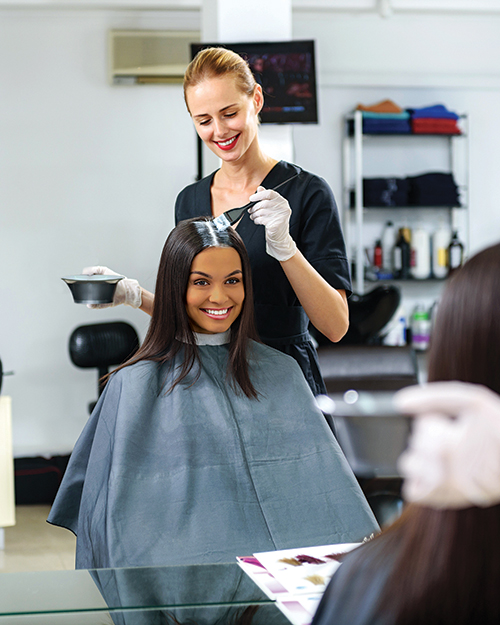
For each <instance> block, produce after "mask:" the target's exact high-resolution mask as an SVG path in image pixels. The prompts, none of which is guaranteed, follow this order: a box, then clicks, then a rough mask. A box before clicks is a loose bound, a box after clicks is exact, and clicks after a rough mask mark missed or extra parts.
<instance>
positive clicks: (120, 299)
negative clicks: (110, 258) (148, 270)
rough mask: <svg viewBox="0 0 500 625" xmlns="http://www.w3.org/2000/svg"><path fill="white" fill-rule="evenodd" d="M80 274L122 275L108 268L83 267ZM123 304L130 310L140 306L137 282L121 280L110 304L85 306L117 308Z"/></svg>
mask: <svg viewBox="0 0 500 625" xmlns="http://www.w3.org/2000/svg"><path fill="white" fill-rule="evenodd" d="M82 274H84V275H86V276H92V275H95V274H98V275H103V276H119V275H122V274H119V273H116V272H115V271H111V269H108V267H85V269H83V271H82ZM120 304H125V305H126V306H132V308H139V306H140V305H141V304H142V291H141V287H140V285H139V282H137V280H132V279H130V278H123V280H120V281H119V282H118V284H117V285H116V290H115V294H114V296H113V303H112V304H87V307H88V308H111V307H112V306H119V305H120Z"/></svg>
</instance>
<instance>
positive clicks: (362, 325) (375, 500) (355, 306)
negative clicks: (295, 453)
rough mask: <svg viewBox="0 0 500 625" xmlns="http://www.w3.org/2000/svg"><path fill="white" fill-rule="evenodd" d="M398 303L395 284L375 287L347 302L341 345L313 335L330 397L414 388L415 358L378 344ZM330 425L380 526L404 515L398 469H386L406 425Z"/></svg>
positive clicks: (411, 351) (368, 422) (336, 421)
mask: <svg viewBox="0 0 500 625" xmlns="http://www.w3.org/2000/svg"><path fill="white" fill-rule="evenodd" d="M400 299H401V295H400V291H399V289H398V288H397V287H396V286H393V285H380V286H377V287H375V288H374V289H373V290H372V291H370V292H369V293H366V294H365V295H357V294H353V295H352V296H351V298H350V299H349V300H348V303H349V321H350V327H349V330H348V332H347V334H346V336H345V337H344V338H343V339H342V341H340V342H339V343H332V342H331V341H329V340H328V339H326V337H322V335H318V333H317V332H316V333H315V332H314V330H313V331H312V332H311V333H312V334H313V336H314V337H315V338H316V340H317V342H318V344H319V347H318V358H319V366H320V370H321V374H322V376H323V379H324V381H325V385H326V388H327V392H328V395H334V394H339V393H345V392H346V391H349V390H351V389H353V390H356V391H370V392H371V391H373V392H378V391H386V392H393V391H396V390H398V389H400V388H403V387H404V386H410V385H412V384H417V383H418V363H417V356H416V353H415V350H414V349H413V348H412V347H410V346H406V345H405V346H400V347H390V346H386V345H380V344H377V337H378V335H379V333H380V331H381V330H382V329H383V328H384V326H385V325H387V323H389V321H390V320H391V318H392V317H393V315H394V313H395V312H396V310H397V308H398V306H399V303H400ZM327 420H328V416H327ZM331 425H332V427H333V429H334V431H335V434H336V436H337V439H338V441H339V444H340V446H341V447H342V448H343V450H344V453H345V454H346V457H347V459H348V461H349V462H350V464H351V468H352V469H353V471H354V474H355V475H356V477H357V479H358V481H359V483H360V485H361V488H362V489H363V492H364V493H365V495H366V498H367V499H368V502H369V503H370V506H371V507H372V510H373V512H374V514H375V516H376V517H377V520H378V522H379V523H380V525H386V524H388V523H390V522H391V521H392V520H394V519H395V518H396V517H397V516H398V515H399V514H400V513H401V511H402V507H403V500H402V498H401V482H402V480H401V478H400V476H399V475H398V474H397V471H396V470H394V469H392V468H389V469H387V467H394V466H395V458H396V457H397V454H398V453H399V452H400V451H401V444H402V440H405V438H406V435H407V429H408V426H407V424H405V423H403V422H400V423H397V422H396V421H394V420H392V421H391V420H390V419H389V421H385V420H384V419H379V420H377V421H373V420H370V419H365V420H363V419H357V420H355V419H345V420H343V422H341V421H340V420H339V419H338V418H337V417H335V416H334V418H333V419H331ZM384 459H385V464H386V466H385V467H384V466H383V464H384Z"/></svg>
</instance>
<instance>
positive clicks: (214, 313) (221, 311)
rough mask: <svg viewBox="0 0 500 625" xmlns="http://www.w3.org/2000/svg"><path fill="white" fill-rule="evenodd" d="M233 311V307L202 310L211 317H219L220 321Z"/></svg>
mask: <svg viewBox="0 0 500 625" xmlns="http://www.w3.org/2000/svg"><path fill="white" fill-rule="evenodd" d="M232 309H233V307H232V306H231V307H230V308H201V309H200V310H201V311H202V312H204V313H205V315H208V316H209V317H218V318H219V319H222V318H224V317H227V316H228V315H229V313H230V312H231V310H232Z"/></svg>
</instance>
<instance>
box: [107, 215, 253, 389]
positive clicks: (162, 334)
mask: <svg viewBox="0 0 500 625" xmlns="http://www.w3.org/2000/svg"><path fill="white" fill-rule="evenodd" d="M210 247H232V248H234V249H235V250H236V251H237V252H238V254H239V256H240V259H241V266H242V272H243V285H244V287H245V299H244V301H243V306H242V309H241V313H240V315H239V317H238V318H237V319H236V320H235V321H234V323H233V324H232V326H231V332H230V342H229V362H228V372H227V373H228V378H229V381H230V382H232V383H233V386H234V384H236V386H238V387H239V388H240V389H241V390H242V391H243V393H244V394H245V395H246V396H247V397H249V398H257V396H258V393H257V391H256V389H255V387H254V386H253V384H252V381H251V379H250V372H249V365H248V349H249V340H250V339H253V340H254V341H258V340H259V339H258V334H257V330H256V329H255V322H254V309H253V290H252V276H251V269H250V261H249V259H248V254H247V251H246V248H245V245H244V243H243V241H242V239H241V237H240V236H239V235H238V234H237V232H236V231H235V230H234V229H233V228H227V229H224V230H218V229H217V228H216V227H215V226H214V224H213V221H212V219H211V218H209V217H206V218H205V217H196V218H194V219H187V220H186V221H182V222H180V223H179V224H178V225H177V226H176V227H175V228H174V229H173V230H172V232H171V233H170V235H169V236H168V238H167V241H166V243H165V245H164V247H163V251H162V254H161V258H160V263H159V267H158V275H157V278H156V289H155V300H154V307H153V314H152V317H151V322H150V324H149V329H148V332H147V334H146V337H145V339H144V342H143V344H142V346H141V347H140V348H139V350H138V351H137V352H136V354H135V355H134V356H133V357H132V358H131V359H130V360H128V361H127V362H125V363H124V364H123V365H121V366H120V367H118V368H117V369H115V371H118V370H120V369H123V368H124V367H129V366H130V365H133V364H135V363H137V362H140V361H142V360H152V361H154V362H158V363H168V362H170V361H172V359H173V358H174V357H175V356H176V355H177V354H178V353H179V352H180V351H181V350H184V357H183V364H182V367H181V370H180V372H179V374H178V375H177V377H176V378H175V379H174V381H173V383H172V384H171V386H170V387H169V388H168V389H167V391H170V390H172V389H173V388H174V387H175V386H177V384H179V383H181V382H182V381H183V380H184V379H185V378H186V376H187V375H188V374H189V372H190V371H191V369H192V368H193V366H194V365H195V363H198V365H199V364H200V358H199V351H198V347H197V345H196V340H195V336H194V333H193V331H192V329H191V324H190V320H189V317H188V314H187V311H186V291H187V287H188V282H189V274H190V271H191V265H192V263H193V260H194V257H195V256H196V255H197V254H199V253H200V252H202V251H203V250H205V249H208V248H210ZM198 375H199V367H198V374H197V376H198ZM196 379H197V377H196V378H195V381H196Z"/></svg>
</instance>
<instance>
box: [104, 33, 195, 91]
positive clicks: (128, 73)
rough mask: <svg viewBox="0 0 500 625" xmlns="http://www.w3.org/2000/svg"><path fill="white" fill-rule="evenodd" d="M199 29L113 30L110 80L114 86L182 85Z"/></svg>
mask: <svg viewBox="0 0 500 625" xmlns="http://www.w3.org/2000/svg"><path fill="white" fill-rule="evenodd" d="M200 39H201V36H200V32H199V31H197V30H177V31H176V30H110V31H109V38H108V44H109V81H110V83H111V84H113V85H136V84H158V83H160V84H161V83H181V82H182V80H183V78H184V72H185V71H186V67H187V66H188V63H189V62H190V60H191V49H190V44H191V43H197V42H199V41H200Z"/></svg>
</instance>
